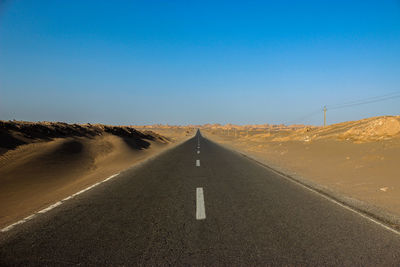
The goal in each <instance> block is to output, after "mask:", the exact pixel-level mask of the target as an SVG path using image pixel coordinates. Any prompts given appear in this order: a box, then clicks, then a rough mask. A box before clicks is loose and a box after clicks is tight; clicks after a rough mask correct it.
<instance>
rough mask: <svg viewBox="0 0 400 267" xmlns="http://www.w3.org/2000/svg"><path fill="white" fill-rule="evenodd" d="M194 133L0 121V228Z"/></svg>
mask: <svg viewBox="0 0 400 267" xmlns="http://www.w3.org/2000/svg"><path fill="white" fill-rule="evenodd" d="M185 133H186V132H185ZM193 134H194V131H189V132H188V133H186V134H177V135H176V136H174V135H172V134H171V138H164V137H162V136H159V135H158V134H155V133H154V132H149V131H146V132H139V131H136V130H135V129H134V128H132V127H124V126H123V127H115V126H104V125H71V124H64V123H28V122H0V228H2V227H4V226H7V225H9V224H11V223H13V222H15V221H17V220H18V219H21V218H24V217H26V216H28V215H30V214H32V213H34V212H36V211H38V210H40V209H42V208H45V207H47V206H49V205H50V204H53V203H55V202H57V201H58V200H61V199H63V198H65V197H67V196H69V195H71V194H73V193H76V192H78V191H80V190H82V189H84V188H86V187H88V186H90V185H92V184H94V183H96V182H98V181H102V180H104V179H105V178H107V177H109V176H110V175H113V174H115V173H118V172H120V171H122V170H124V169H126V168H128V167H130V166H132V165H133V164H135V163H138V162H140V161H142V160H144V159H147V158H149V157H150V156H153V155H155V154H157V153H160V152H162V151H164V150H166V149H168V148H170V147H172V146H174V145H176V144H177V143H179V142H181V141H183V140H185V139H187V138H189V137H190V136H192V135H193ZM172 137H173V138H172Z"/></svg>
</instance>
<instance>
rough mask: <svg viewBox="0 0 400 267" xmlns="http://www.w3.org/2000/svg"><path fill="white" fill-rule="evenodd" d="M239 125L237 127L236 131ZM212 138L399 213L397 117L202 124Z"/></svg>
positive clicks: (399, 130)
mask: <svg viewBox="0 0 400 267" xmlns="http://www.w3.org/2000/svg"><path fill="white" fill-rule="evenodd" d="M239 130H241V131H239ZM203 133H205V135H206V137H209V138H210V139H212V140H215V141H217V142H220V143H223V144H225V145H228V146H230V147H232V148H234V149H236V150H238V151H240V152H242V153H244V154H247V155H249V156H251V157H253V158H256V159H257V160H259V161H261V162H263V163H265V164H267V165H269V166H271V167H275V168H277V169H280V170H283V171H284V172H287V173H295V174H297V175H299V176H301V177H304V178H305V179H307V180H310V181H312V182H315V183H317V184H320V185H323V186H326V187H328V188H330V189H333V190H334V191H337V192H340V193H343V194H344V195H347V196H350V197H352V198H355V199H358V200H361V201H364V202H367V203H369V204H372V205H374V206H377V207H380V208H383V209H385V210H387V211H389V212H393V213H396V214H399V215H400V176H399V175H400V164H399V160H400V117H399V116H388V117H377V118H369V119H365V120H361V121H354V122H345V123H340V124H336V125H331V126H328V127H325V128H323V127H305V126H304V127H302V128H297V129H290V127H287V128H283V129H280V130H271V128H266V129H250V131H249V133H247V129H238V130H237V131H236V132H235V131H234V130H233V129H232V130H231V131H230V135H229V136H228V135H227V134H228V133H227V131H222V130H221V128H218V127H216V128H204V129H203Z"/></svg>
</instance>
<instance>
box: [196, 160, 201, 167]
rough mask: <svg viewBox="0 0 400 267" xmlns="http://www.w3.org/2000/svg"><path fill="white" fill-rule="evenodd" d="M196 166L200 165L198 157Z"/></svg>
mask: <svg viewBox="0 0 400 267" xmlns="http://www.w3.org/2000/svg"><path fill="white" fill-rule="evenodd" d="M196 167H200V160H199V159H196Z"/></svg>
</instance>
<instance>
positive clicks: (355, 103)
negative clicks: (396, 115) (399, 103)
mask: <svg viewBox="0 0 400 267" xmlns="http://www.w3.org/2000/svg"><path fill="white" fill-rule="evenodd" d="M395 98H400V92H393V93H390V94H385V95H380V96H374V97H369V98H364V99H362V100H356V101H351V102H346V103H342V104H336V105H328V106H327V108H328V109H329V110H335V109H341V108H347V107H354V106H360V105H365V104H371V103H376V102H381V101H386V100H390V99H395Z"/></svg>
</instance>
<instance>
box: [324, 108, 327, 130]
mask: <svg viewBox="0 0 400 267" xmlns="http://www.w3.org/2000/svg"><path fill="white" fill-rule="evenodd" d="M326 111H327V109H326V106H325V107H324V127H325V126H326Z"/></svg>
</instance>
